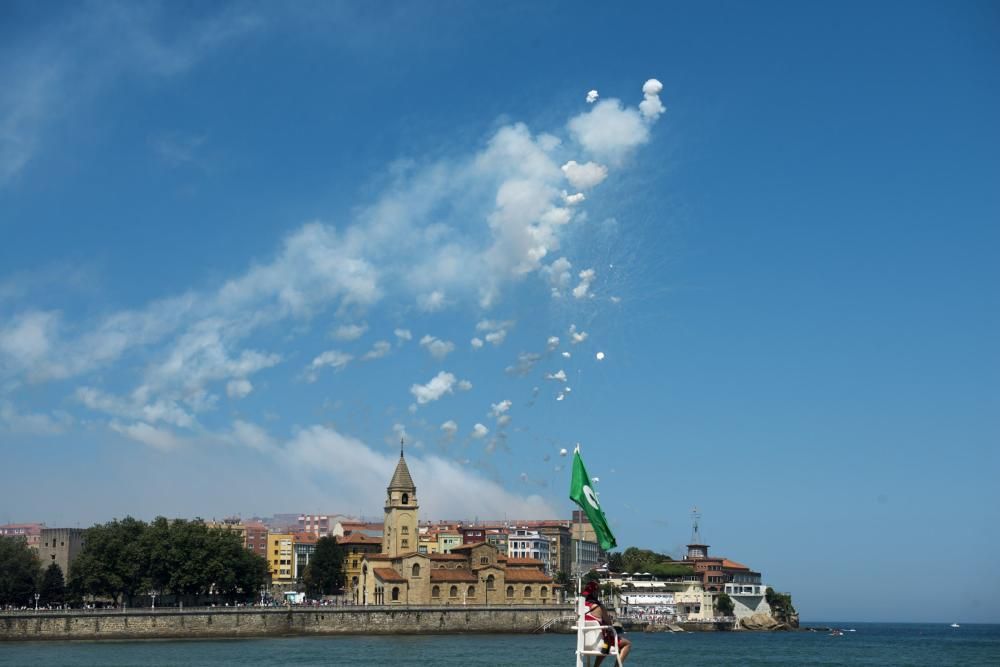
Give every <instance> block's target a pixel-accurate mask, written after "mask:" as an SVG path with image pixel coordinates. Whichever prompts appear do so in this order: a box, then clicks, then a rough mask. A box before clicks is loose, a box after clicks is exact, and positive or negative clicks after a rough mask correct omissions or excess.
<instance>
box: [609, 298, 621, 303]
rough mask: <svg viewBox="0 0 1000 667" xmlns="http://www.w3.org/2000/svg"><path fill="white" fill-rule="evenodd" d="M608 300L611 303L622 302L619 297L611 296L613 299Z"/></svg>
mask: <svg viewBox="0 0 1000 667" xmlns="http://www.w3.org/2000/svg"><path fill="white" fill-rule="evenodd" d="M610 300H611V303H621V302H622V298H621V297H620V296H613V297H611V299H610Z"/></svg>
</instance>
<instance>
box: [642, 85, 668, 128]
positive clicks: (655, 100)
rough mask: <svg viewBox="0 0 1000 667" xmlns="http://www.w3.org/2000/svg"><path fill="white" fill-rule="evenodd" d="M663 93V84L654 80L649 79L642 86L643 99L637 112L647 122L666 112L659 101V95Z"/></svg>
mask: <svg viewBox="0 0 1000 667" xmlns="http://www.w3.org/2000/svg"><path fill="white" fill-rule="evenodd" d="M661 92H663V84H662V83H660V82H659V81H657V80H656V79H650V80H649V81H647V82H646V83H644V84H643V86H642V93H643V95H644V96H645V99H644V100H643V101H642V102H640V103H639V112H640V113H641V114H642V117H643V118H645V119H646V120H647V121H650V122H652V121H654V120H656V119H657V118H659V116H660V114H661V113H663V112H664V111H666V108H665V107H664V106H663V103H662V102H661V101H660V93H661Z"/></svg>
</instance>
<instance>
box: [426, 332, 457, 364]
mask: <svg viewBox="0 0 1000 667" xmlns="http://www.w3.org/2000/svg"><path fill="white" fill-rule="evenodd" d="M420 346H421V347H423V348H425V349H426V350H427V351H428V352H430V354H431V356H432V357H434V358H435V359H437V360H438V361H441V360H442V359H444V358H445V357H447V356H448V355H449V354H450V353H451V351H452V350H454V349H455V344H454V343H452V342H449V341H446V340H441V339H440V338H435V337H434V336H431V335H427V336H424V337H423V338H421V339H420Z"/></svg>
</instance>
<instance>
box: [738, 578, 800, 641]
mask: <svg viewBox="0 0 1000 667" xmlns="http://www.w3.org/2000/svg"><path fill="white" fill-rule="evenodd" d="M767 604H768V606H770V608H771V612H770V613H767V612H763V611H762V612H758V613H756V614H753V615H751V616H748V617H746V618H742V619H740V621H739V628H740V629H742V630H756V631H768V632H771V631H780V630H798V628H799V612H798V611H796V610H795V606H794V605H792V596H791V594H789V593H778V592H777V591H775V590H774V589H773V588H768V589H767Z"/></svg>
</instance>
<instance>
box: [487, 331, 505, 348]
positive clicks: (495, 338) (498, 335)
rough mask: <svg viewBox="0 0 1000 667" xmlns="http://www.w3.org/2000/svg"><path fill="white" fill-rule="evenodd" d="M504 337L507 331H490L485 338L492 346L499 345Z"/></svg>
mask: <svg viewBox="0 0 1000 667" xmlns="http://www.w3.org/2000/svg"><path fill="white" fill-rule="evenodd" d="M506 337H507V331H506V330H504V329H501V330H500V331H492V332H490V333H488V334H486V336H485V338H486V342H487V343H492V344H493V345H499V344H500V343H502V342H503V341H504V339H505V338H506Z"/></svg>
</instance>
